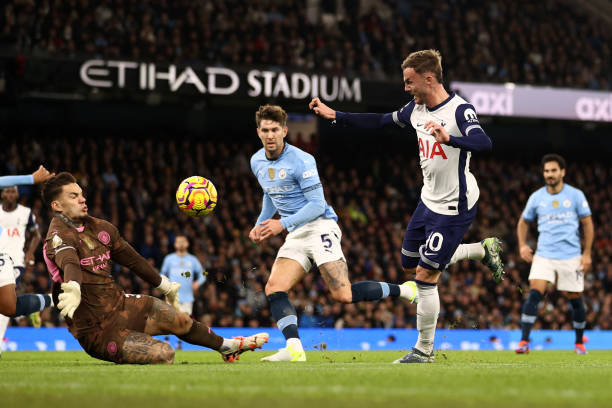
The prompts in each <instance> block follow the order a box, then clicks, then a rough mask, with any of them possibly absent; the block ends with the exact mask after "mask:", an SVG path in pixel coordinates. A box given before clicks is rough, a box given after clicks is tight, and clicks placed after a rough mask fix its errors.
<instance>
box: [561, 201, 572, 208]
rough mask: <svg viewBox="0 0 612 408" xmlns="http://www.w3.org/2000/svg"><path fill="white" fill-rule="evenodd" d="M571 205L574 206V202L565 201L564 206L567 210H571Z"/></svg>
mask: <svg viewBox="0 0 612 408" xmlns="http://www.w3.org/2000/svg"><path fill="white" fill-rule="evenodd" d="M571 205H572V202H571V201H570V200H565V201H563V206H564V207H565V208H570V206H571Z"/></svg>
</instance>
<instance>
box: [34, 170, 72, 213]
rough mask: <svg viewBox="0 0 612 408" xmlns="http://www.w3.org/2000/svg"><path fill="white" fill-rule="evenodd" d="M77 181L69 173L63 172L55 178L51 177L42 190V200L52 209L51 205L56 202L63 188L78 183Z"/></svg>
mask: <svg viewBox="0 0 612 408" xmlns="http://www.w3.org/2000/svg"><path fill="white" fill-rule="evenodd" d="M76 182H77V181H76V179H75V178H74V176H73V175H72V174H70V173H68V172H67V171H62V172H61V173H59V174H57V175H56V176H54V177H51V178H50V179H49V180H47V181H46V182H45V184H44V185H43V189H42V199H43V202H44V203H45V204H47V205H48V206H49V207H51V203H52V202H53V200H55V199H56V198H57V197H58V196H59V195H60V194H61V193H62V187H63V186H65V185H67V184H72V183H76Z"/></svg>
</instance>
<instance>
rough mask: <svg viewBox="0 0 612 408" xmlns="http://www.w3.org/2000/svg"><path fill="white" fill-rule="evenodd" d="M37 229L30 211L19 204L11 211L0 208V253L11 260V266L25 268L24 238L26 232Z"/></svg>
mask: <svg viewBox="0 0 612 408" xmlns="http://www.w3.org/2000/svg"><path fill="white" fill-rule="evenodd" d="M37 228H38V225H37V224H36V218H35V217H34V214H32V210H31V209H29V208H28V207H24V206H23V205H21V204H18V205H17V208H15V209H14V210H13V211H4V209H3V208H2V207H1V206H0V253H4V254H7V255H8V256H10V257H11V259H12V260H13V266H15V267H24V266H25V254H24V252H23V247H24V245H25V236H26V230H27V231H34V230H36V229H37Z"/></svg>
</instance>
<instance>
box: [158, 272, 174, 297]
mask: <svg viewBox="0 0 612 408" xmlns="http://www.w3.org/2000/svg"><path fill="white" fill-rule="evenodd" d="M160 276H161V283H160V284H159V286H158V287H157V288H156V289H159V290H160V292H161V293H163V294H164V295H167V294H168V292H170V290H172V282H170V280H169V279H168V277H167V276H165V275H160Z"/></svg>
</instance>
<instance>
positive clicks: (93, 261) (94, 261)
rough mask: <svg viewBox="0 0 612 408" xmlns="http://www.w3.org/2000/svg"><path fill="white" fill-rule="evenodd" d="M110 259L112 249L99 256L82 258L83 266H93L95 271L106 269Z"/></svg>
mask: <svg viewBox="0 0 612 408" xmlns="http://www.w3.org/2000/svg"><path fill="white" fill-rule="evenodd" d="M109 260H110V250H109V251H106V252H105V253H102V254H100V255H97V256H89V257H87V258H83V259H81V265H83V266H93V271H94V272H95V271H97V270H98V269H104V268H106V267H107V266H108V261H109Z"/></svg>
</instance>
